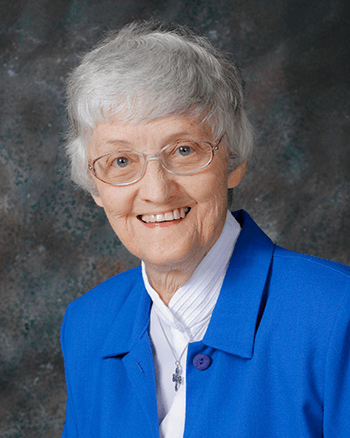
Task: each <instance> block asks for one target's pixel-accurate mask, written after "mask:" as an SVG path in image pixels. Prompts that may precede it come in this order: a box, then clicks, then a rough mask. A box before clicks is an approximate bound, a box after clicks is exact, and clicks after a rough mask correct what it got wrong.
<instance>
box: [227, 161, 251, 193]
mask: <svg viewBox="0 0 350 438" xmlns="http://www.w3.org/2000/svg"><path fill="white" fill-rule="evenodd" d="M246 169H247V160H245V161H243V163H241V164H240V165H239V166H238V167H236V169H234V170H233V171H232V172H231V173H230V174H229V176H228V180H227V187H228V188H229V189H233V188H234V187H237V186H238V184H239V183H240V182H241V181H242V179H243V177H244V174H245V171H246Z"/></svg>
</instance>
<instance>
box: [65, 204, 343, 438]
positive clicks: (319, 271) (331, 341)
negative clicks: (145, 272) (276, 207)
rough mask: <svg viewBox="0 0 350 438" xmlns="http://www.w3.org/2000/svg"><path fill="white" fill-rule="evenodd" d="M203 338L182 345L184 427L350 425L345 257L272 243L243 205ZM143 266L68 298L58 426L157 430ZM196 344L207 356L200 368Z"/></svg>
mask: <svg viewBox="0 0 350 438" xmlns="http://www.w3.org/2000/svg"><path fill="white" fill-rule="evenodd" d="M234 215H235V217H236V219H237V220H238V221H239V223H240V225H241V227H242V231H241V233H240V235H239V238H238V240H237V243H236V246H235V250H234V252H233V255H232V258H231V261H230V264H229V267H228V270H227V273H226V277H225V280H224V283H223V286H222V289H221V293H220V296H219V299H218V301H217V304H216V307H215V309H214V312H213V315H212V319H211V321H210V324H209V327H208V329H207V332H206V334H205V336H204V338H203V340H202V341H201V342H194V343H191V344H190V345H189V348H188V356H187V373H186V376H185V378H186V379H187V382H186V383H187V398H186V422H185V432H184V437H185V438H205V437H208V438H213V437H235V438H252V437H254V438H257V437H263V438H265V437H266V438H308V437H315V438H316V437H317V438H321V437H325V438H345V437H350V324H349V321H350V269H349V268H348V267H346V266H343V265H340V264H337V263H334V262H330V261H325V260H321V259H318V258H315V257H310V256H306V255H301V254H296V253H293V252H291V251H287V250H285V249H282V248H279V247H276V246H274V245H273V243H272V242H271V240H270V239H269V238H268V237H267V236H266V235H265V234H264V233H263V232H262V231H261V230H260V229H259V228H258V227H257V225H256V224H255V223H254V222H253V220H252V219H251V218H250V217H249V215H248V214H247V213H245V212H244V211H240V212H237V213H234ZM150 307H151V300H150V298H149V296H148V294H147V292H146V290H145V288H144V284H143V281H142V276H141V269H140V268H139V267H138V268H135V269H132V270H130V271H127V272H124V273H122V274H119V275H117V276H115V277H113V278H111V279H109V280H107V281H105V282H104V283H102V284H100V285H99V286H97V287H96V288H94V289H93V290H91V291H90V292H88V293H87V294H85V295H84V296H82V297H81V298H79V299H77V300H76V301H74V302H73V303H71V304H70V305H69V307H68V309H67V312H66V315H65V318H64V321H63V324H62V331H61V342H62V350H63V355H64V361H65V370H66V381H67V390H68V400H67V412H66V423H65V428H64V431H63V435H62V436H63V437H68V438H75V437H79V438H90V437H91V438H92V437H94V438H95V437H96V438H97V437H100V438H109V437H113V438H116V437H117V438H123V437H125V438H140V437H142V438H156V437H158V436H159V435H158V417H157V401H156V383H155V374H154V365H153V356H152V349H151V343H150V338H149V315H150ZM199 353H204V354H206V355H208V356H209V357H210V358H211V365H210V367H209V368H207V369H205V370H198V369H197V368H196V367H194V365H193V358H194V357H195V356H196V355H197V354H199Z"/></svg>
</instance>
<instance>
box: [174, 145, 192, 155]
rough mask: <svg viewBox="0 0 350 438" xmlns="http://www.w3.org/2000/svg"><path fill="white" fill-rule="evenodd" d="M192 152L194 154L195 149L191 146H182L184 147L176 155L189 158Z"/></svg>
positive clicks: (178, 149)
mask: <svg viewBox="0 0 350 438" xmlns="http://www.w3.org/2000/svg"><path fill="white" fill-rule="evenodd" d="M192 152H193V149H192V148H191V146H189V145H182V146H180V147H178V148H177V150H176V152H175V153H176V154H177V155H181V156H182V157H187V156H188V155H190V154H191V153H192Z"/></svg>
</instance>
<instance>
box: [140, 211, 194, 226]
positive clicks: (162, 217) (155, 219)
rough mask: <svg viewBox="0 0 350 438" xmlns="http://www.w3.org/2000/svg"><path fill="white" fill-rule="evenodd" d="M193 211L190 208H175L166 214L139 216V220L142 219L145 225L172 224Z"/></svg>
mask: <svg viewBox="0 0 350 438" xmlns="http://www.w3.org/2000/svg"><path fill="white" fill-rule="evenodd" d="M190 210H191V208H190V207H181V208H175V210H171V211H167V212H166V213H158V214H143V215H141V214H140V215H138V216H137V218H138V219H140V220H141V221H142V222H144V223H145V224H153V223H162V222H172V221H177V220H179V219H183V218H184V217H185V216H186V215H187V214H188V213H189V211H190Z"/></svg>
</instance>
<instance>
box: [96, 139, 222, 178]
mask: <svg viewBox="0 0 350 438" xmlns="http://www.w3.org/2000/svg"><path fill="white" fill-rule="evenodd" d="M225 134H226V132H225V133H224V134H223V135H222V136H221V137H220V138H219V140H218V141H217V142H216V143H215V144H212V143H211V142H209V141H203V140H200V141H192V140H179V141H177V142H175V143H173V144H169V145H167V146H164V147H163V148H162V149H161V150H160V151H159V152H157V153H156V154H155V155H147V154H143V153H141V152H137V151H135V150H133V149H123V148H122V147H121V148H119V149H117V150H115V151H113V152H109V153H108V154H104V155H102V156H101V157H98V158H95V159H94V160H93V161H92V162H89V163H88V167H89V170H90V171H91V172H92V174H93V175H94V176H95V177H96V178H98V179H99V180H101V181H103V182H105V183H107V184H111V185H113V186H126V185H128V184H133V183H135V182H136V181H138V180H139V179H141V178H142V177H143V175H144V174H145V171H146V167H147V163H148V161H154V160H158V161H159V162H160V164H161V165H162V166H163V167H164V169H165V170H166V171H167V172H169V173H172V174H174V175H192V174H194V173H197V172H200V171H201V170H203V169H204V168H205V167H207V166H209V164H210V163H211V162H212V160H213V157H214V150H217V149H218V146H219V144H220V142H221V140H222V139H223V137H224V135H225Z"/></svg>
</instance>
